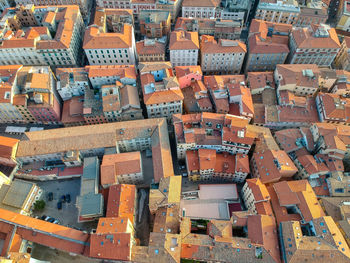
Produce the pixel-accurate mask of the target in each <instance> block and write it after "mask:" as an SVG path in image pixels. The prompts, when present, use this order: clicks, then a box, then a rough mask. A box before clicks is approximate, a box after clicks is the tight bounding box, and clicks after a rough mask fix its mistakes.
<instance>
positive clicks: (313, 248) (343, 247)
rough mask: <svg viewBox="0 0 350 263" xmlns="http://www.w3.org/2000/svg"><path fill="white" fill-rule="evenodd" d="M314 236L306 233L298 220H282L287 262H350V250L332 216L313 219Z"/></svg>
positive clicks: (284, 250)
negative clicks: (309, 260) (310, 260)
mask: <svg viewBox="0 0 350 263" xmlns="http://www.w3.org/2000/svg"><path fill="white" fill-rule="evenodd" d="M313 226H314V230H313V231H314V232H315V234H314V235H313V236H309V235H304V234H303V231H302V228H301V224H300V223H299V222H296V221H289V222H282V223H281V227H280V230H281V233H280V235H281V236H282V238H283V240H281V243H282V244H284V247H282V250H283V252H284V254H285V261H286V262H302V261H306V260H307V259H310V258H312V259H313V261H320V262H323V261H324V262H325V261H327V260H335V261H339V262H350V259H349V257H350V250H349V247H348V245H347V242H346V241H345V239H344V237H343V235H342V234H341V232H340V231H339V229H338V226H337V225H336V223H335V222H334V220H333V219H332V217H330V216H322V217H320V218H317V219H314V220H313Z"/></svg>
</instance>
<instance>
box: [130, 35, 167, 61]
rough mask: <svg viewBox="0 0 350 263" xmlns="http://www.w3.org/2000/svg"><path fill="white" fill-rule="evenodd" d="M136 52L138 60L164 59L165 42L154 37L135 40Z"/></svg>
mask: <svg viewBox="0 0 350 263" xmlns="http://www.w3.org/2000/svg"><path fill="white" fill-rule="evenodd" d="M136 52H137V59H138V61H139V62H154V61H165V43H163V42H161V41H159V40H156V39H148V38H146V39H145V40H141V41H138V42H136Z"/></svg>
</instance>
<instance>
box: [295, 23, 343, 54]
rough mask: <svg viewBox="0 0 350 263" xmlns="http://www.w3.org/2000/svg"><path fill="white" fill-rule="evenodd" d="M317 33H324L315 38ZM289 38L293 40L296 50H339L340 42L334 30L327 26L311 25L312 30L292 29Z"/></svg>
mask: <svg viewBox="0 0 350 263" xmlns="http://www.w3.org/2000/svg"><path fill="white" fill-rule="evenodd" d="M318 31H322V32H323V31H324V32H325V33H320V36H316V34H318ZM323 35H324V36H323ZM291 36H292V37H293V39H294V40H295V43H296V48H306V49H310V48H334V49H339V48H340V42H339V39H338V35H337V33H336V32H335V29H334V28H330V27H329V26H327V25H312V29H310V28H297V29H293V31H292V34H291Z"/></svg>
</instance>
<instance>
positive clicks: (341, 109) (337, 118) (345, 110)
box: [316, 93, 350, 125]
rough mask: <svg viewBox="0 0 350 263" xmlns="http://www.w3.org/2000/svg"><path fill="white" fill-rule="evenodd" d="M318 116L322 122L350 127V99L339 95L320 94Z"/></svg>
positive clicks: (317, 101) (317, 100)
mask: <svg viewBox="0 0 350 263" xmlns="http://www.w3.org/2000/svg"><path fill="white" fill-rule="evenodd" d="M316 105H317V111H318V115H319V117H320V121H321V122H329V123H338V124H339V123H342V124H344V125H349V124H350V120H349V119H348V116H349V112H350V99H347V98H343V97H341V96H339V95H337V94H330V93H319V94H318V95H317V97H316Z"/></svg>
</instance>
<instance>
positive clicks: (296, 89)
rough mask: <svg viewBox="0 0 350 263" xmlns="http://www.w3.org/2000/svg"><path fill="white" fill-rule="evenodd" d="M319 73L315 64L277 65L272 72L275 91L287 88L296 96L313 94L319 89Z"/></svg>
mask: <svg viewBox="0 0 350 263" xmlns="http://www.w3.org/2000/svg"><path fill="white" fill-rule="evenodd" d="M320 75H321V71H320V70H319V68H318V66H317V65H315V64H304V65H303V64H285V65H281V64H280V65H277V66H276V69H275V72H274V78H275V83H276V84H277V92H279V91H282V90H287V91H290V92H292V93H294V94H295V95H297V96H307V95H315V94H316V92H317V91H318V90H319V79H320V77H321V76H320Z"/></svg>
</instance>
